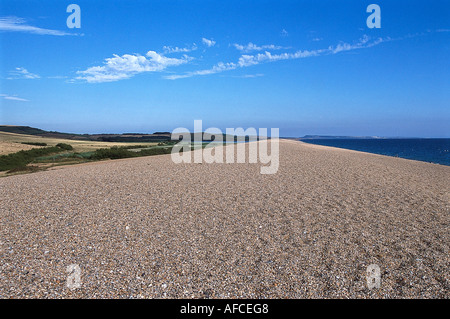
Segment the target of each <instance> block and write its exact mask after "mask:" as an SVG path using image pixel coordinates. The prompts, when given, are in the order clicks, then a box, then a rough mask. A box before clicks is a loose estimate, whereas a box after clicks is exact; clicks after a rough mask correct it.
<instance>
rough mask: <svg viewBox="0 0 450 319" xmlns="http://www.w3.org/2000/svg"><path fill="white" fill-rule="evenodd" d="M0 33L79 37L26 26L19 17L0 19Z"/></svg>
mask: <svg viewBox="0 0 450 319" xmlns="http://www.w3.org/2000/svg"><path fill="white" fill-rule="evenodd" d="M0 31H5V32H25V33H33V34H39V35H55V36H65V35H80V34H78V33H67V32H64V31H59V30H51V29H44V28H39V27H35V26H32V25H29V24H27V21H26V19H23V18H19V17H14V16H10V17H0Z"/></svg>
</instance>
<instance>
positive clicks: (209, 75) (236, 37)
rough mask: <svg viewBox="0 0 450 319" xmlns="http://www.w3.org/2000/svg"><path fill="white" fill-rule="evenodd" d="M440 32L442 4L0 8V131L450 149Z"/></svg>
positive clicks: (449, 32) (445, 17)
mask: <svg viewBox="0 0 450 319" xmlns="http://www.w3.org/2000/svg"><path fill="white" fill-rule="evenodd" d="M71 3H75V4H78V5H79V6H80V8H81V28H80V29H69V28H68V27H67V25H66V19H67V17H68V16H69V13H67V12H66V7H67V6H68V5H69V4H71ZM371 3H376V4H378V5H379V6H380V8H381V28H380V29H376V28H374V29H370V28H368V27H367V25H366V19H367V17H368V16H369V13H367V12H366V8H367V6H368V5H369V4H371ZM449 18H450V2H449V1H374V0H373V1H361V0H354V1H245V0H240V1H162V0H160V1H150V0H149V1H76V0H72V1H61V0H58V1H45V0H41V1H17V0H14V1H5V0H1V2H0V58H1V64H0V124H10V125H29V126H33V127H39V128H42V129H47V130H58V131H64V132H76V133H122V132H149V133H151V132H154V131H161V130H164V131H172V130H173V129H174V128H176V127H187V128H189V129H192V127H193V121H194V120H195V119H201V120H203V126H204V128H207V127H218V128H220V129H222V130H225V128H227V127H232V128H235V127H244V128H247V127H256V128H260V127H267V128H280V135H281V136H303V135H305V134H324V135H325V134H326V135H358V136H361V135H378V136H405V137H407V136H419V137H450V129H449V124H448V123H449V122H450V93H449V92H450V89H449V88H450V73H449V71H450V69H449V56H450V41H449V40H450V22H449V21H450V19H449Z"/></svg>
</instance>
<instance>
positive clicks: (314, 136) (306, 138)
mask: <svg viewBox="0 0 450 319" xmlns="http://www.w3.org/2000/svg"><path fill="white" fill-rule="evenodd" d="M381 138H383V137H378V136H331V135H305V136H303V137H300V138H299V140H312V139H314V140H317V139H320V140H349V139H381Z"/></svg>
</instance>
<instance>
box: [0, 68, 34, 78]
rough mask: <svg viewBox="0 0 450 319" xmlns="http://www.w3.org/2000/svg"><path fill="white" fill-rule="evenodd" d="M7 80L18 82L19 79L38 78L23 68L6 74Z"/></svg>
mask: <svg viewBox="0 0 450 319" xmlns="http://www.w3.org/2000/svg"><path fill="white" fill-rule="evenodd" d="M8 74H9V76H8V77H7V79H8V80H20V79H39V78H40V76H39V75H37V74H34V73H31V72H28V70H27V69H25V68H15V69H14V70H13V71H9V72H8Z"/></svg>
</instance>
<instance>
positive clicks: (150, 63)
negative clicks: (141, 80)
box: [75, 51, 192, 83]
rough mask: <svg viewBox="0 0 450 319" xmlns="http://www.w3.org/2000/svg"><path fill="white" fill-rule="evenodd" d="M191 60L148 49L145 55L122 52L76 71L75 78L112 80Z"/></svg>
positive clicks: (190, 58) (161, 69)
mask: <svg viewBox="0 0 450 319" xmlns="http://www.w3.org/2000/svg"><path fill="white" fill-rule="evenodd" d="M190 60H192V57H189V56H187V55H183V57H182V58H180V59H177V58H168V57H165V56H163V55H160V54H158V53H156V52H155V51H148V52H147V54H146V56H142V55H139V54H124V55H122V56H118V55H116V54H114V56H113V57H112V58H107V59H105V62H104V63H103V65H101V66H93V67H90V68H88V69H86V70H85V71H78V72H77V74H78V75H79V76H77V77H76V78H75V80H81V81H86V82H89V83H101V82H113V81H118V80H123V79H129V78H130V77H132V76H134V75H136V74H139V73H143V72H160V71H163V70H164V69H166V68H167V67H170V66H177V65H181V64H184V63H187V62H189V61H190Z"/></svg>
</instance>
